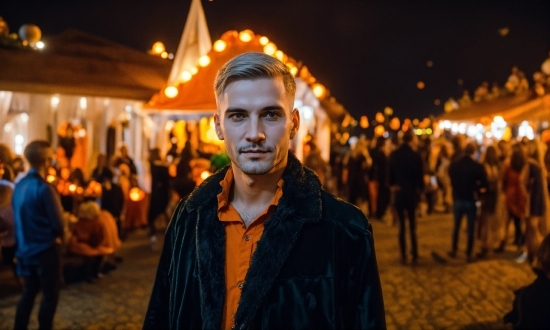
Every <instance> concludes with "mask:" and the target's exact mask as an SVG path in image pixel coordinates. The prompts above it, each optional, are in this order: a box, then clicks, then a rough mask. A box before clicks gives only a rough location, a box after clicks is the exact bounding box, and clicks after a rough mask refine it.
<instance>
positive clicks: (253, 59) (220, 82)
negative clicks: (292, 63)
mask: <svg viewBox="0 0 550 330" xmlns="http://www.w3.org/2000/svg"><path fill="white" fill-rule="evenodd" d="M275 77H282V78H283V83H284V86H285V91H286V94H287V96H288V97H289V99H290V100H291V102H294V96H295V95H296V81H295V80H294V77H293V76H292V74H291V73H290V69H289V68H288V67H287V66H286V65H285V64H284V63H283V62H281V61H279V60H278V59H276V58H274V57H272V56H269V55H267V54H264V53H259V52H248V53H244V54H241V55H238V56H235V57H233V58H232V59H231V60H229V61H228V62H227V63H225V64H224V65H223V66H222V67H221V68H220V69H219V70H218V73H217V74H216V79H215V80H214V92H215V93H216V102H217V101H218V99H219V98H220V97H221V95H222V94H223V93H224V92H225V89H226V88H227V86H229V84H231V83H232V82H235V81H239V80H254V79H260V78H275ZM291 106H292V104H291Z"/></svg>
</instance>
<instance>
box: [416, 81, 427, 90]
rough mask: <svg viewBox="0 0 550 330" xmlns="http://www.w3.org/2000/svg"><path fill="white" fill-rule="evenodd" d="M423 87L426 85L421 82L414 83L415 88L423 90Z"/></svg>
mask: <svg viewBox="0 0 550 330" xmlns="http://www.w3.org/2000/svg"><path fill="white" fill-rule="evenodd" d="M424 87H426V85H425V84H424V82H423V81H419V82H417V83H416V88H418V89H424Z"/></svg>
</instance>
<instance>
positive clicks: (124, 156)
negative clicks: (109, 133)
mask: <svg viewBox="0 0 550 330" xmlns="http://www.w3.org/2000/svg"><path fill="white" fill-rule="evenodd" d="M119 152H120V155H119V156H118V157H116V158H115V159H114V162H113V166H114V167H119V166H120V165H121V164H126V165H128V167H129V168H130V174H131V175H132V176H136V175H137V168H136V164H135V163H134V160H133V159H132V158H131V157H130V155H128V147H127V146H126V145H125V144H123V145H121V146H120V148H119Z"/></svg>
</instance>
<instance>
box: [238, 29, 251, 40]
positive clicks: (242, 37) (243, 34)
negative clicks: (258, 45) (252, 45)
mask: <svg viewBox="0 0 550 330" xmlns="http://www.w3.org/2000/svg"><path fill="white" fill-rule="evenodd" d="M253 37H254V32H252V31H250V30H244V31H241V32H240V33H239V39H240V40H241V41H242V42H249V41H250V40H252V38H253Z"/></svg>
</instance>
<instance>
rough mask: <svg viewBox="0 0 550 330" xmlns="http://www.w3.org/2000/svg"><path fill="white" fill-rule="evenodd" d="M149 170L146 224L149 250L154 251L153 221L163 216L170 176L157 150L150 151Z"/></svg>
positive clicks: (155, 241) (154, 231)
mask: <svg viewBox="0 0 550 330" xmlns="http://www.w3.org/2000/svg"><path fill="white" fill-rule="evenodd" d="M149 168H150V170H151V196H150V199H149V211H148V213H147V223H148V225H149V237H150V239H151V249H152V250H156V243H157V235H156V228H155V221H156V219H157V217H158V216H160V215H164V214H165V212H166V207H167V206H168V202H169V199H170V175H169V174H168V164H166V163H165V162H164V161H163V160H162V157H161V156H160V149H159V148H154V149H151V150H150V152H149Z"/></svg>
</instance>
